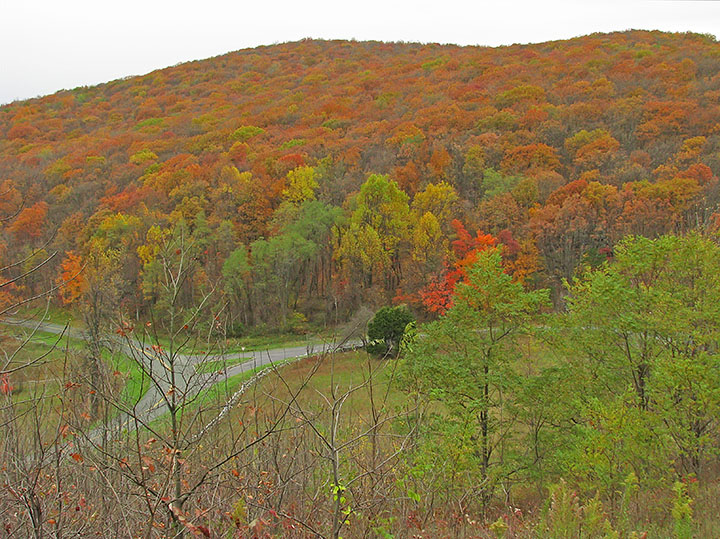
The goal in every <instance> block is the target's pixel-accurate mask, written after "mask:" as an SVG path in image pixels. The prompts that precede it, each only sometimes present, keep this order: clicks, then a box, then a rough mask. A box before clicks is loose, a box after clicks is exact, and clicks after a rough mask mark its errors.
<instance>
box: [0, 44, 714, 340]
mask: <svg viewBox="0 0 720 539" xmlns="http://www.w3.org/2000/svg"><path fill="white" fill-rule="evenodd" d="M719 103H720V45H718V43H716V42H715V41H714V40H713V39H712V38H710V37H707V36H704V35H697V34H666V33H661V32H640V31H629V32H623V33H614V34H607V35H605V34H596V35H591V36H586V37H581V38H577V39H572V40H568V41H559V42H552V43H542V44H537V45H513V46H510V47H500V48H485V47H457V46H451V45H420V44H410V43H377V42H354V41H351V42H345V41H314V40H306V41H302V42H297V43H286V44H279V45H273V46H269V47H260V48H256V49H251V50H242V51H238V52H233V53H229V54H227V55H224V56H219V57H216V58H211V59H208V60H203V61H198V62H191V63H187V64H181V65H178V66H174V67H171V68H167V69H162V70H159V71H155V72H152V73H149V74H147V75H145V76H140V77H131V78H127V79H123V80H117V81H113V82H110V83H107V84H103V85H100V86H96V87H90V88H76V89H74V90H71V91H61V92H58V93H57V94H54V95H51V96H47V97H42V98H37V99H32V100H28V101H22V102H15V103H12V104H9V105H6V106H3V107H2V108H0V181H2V182H3V186H2V191H1V192H0V197H1V198H2V204H1V206H2V213H3V215H4V216H6V218H5V221H4V222H3V231H2V236H3V257H4V258H5V259H6V260H8V261H10V260H18V259H25V258H27V257H29V258H28V259H27V260H26V261H25V263H24V266H25V267H24V268H23V267H22V265H20V266H17V267H15V268H11V271H9V272H8V274H7V275H6V278H11V277H12V276H13V271H14V272H16V274H17V273H20V272H22V271H24V270H27V269H28V268H31V267H33V264H34V263H37V262H38V261H40V260H44V258H45V257H46V256H48V255H49V254H52V253H54V252H57V255H56V256H55V257H54V258H52V260H51V261H50V262H49V263H47V264H45V265H43V266H42V268H40V269H39V270H38V271H36V272H34V273H33V274H32V278H31V279H30V280H29V281H27V280H26V281H25V282H24V284H23V286H22V287H18V288H17V289H16V290H15V291H14V293H16V294H28V293H29V294H32V293H37V292H40V291H42V290H46V289H47V286H48V283H52V282H63V281H65V282H66V284H67V285H66V286H64V287H63V288H62V290H61V294H60V296H61V299H59V300H58V301H62V302H65V303H73V302H77V301H81V300H82V297H83V294H87V290H88V288H91V287H90V286H89V283H90V282H92V281H93V279H95V280H97V281H102V282H104V283H112V286H113V287H114V291H113V294H112V295H113V297H114V300H115V301H116V302H120V304H121V305H122V309H123V311H125V312H128V313H132V314H133V315H134V316H141V317H142V316H143V315H147V314H148V312H149V310H150V309H152V308H153V307H157V305H155V303H156V302H157V301H158V294H157V292H158V286H159V284H158V279H159V277H158V275H159V274H160V273H162V271H163V270H162V267H163V264H166V263H167V261H168V260H169V259H170V258H172V257H173V256H178V257H179V256H183V257H185V259H186V261H187V263H188V264H190V266H191V269H192V278H191V279H188V280H187V281H186V282H185V283H184V288H183V301H184V302H185V303H186V304H188V305H190V304H192V303H193V302H194V301H197V299H198V297H200V296H201V295H202V294H203V293H204V291H206V290H208V289H212V290H215V291H216V292H222V294H223V295H224V297H225V300H226V301H225V303H226V304H227V306H228V307H227V309H226V310H225V311H224V312H225V313H226V315H227V318H226V319H227V320H228V327H231V328H235V329H234V331H237V332H241V331H242V328H247V327H252V326H256V325H258V324H265V325H269V326H286V327H290V326H293V325H300V326H302V324H304V323H305V320H309V321H312V322H317V323H320V324H324V323H327V322H328V321H330V320H336V319H343V318H347V317H348V316H349V315H350V314H351V313H352V312H353V311H354V310H355V309H356V308H357V307H358V306H359V305H361V304H363V303H367V304H369V305H380V304H384V303H388V302H391V301H394V302H402V303H406V304H409V305H410V306H411V307H413V308H414V309H415V310H416V312H418V313H421V312H429V313H433V312H443V311H444V310H445V308H446V307H447V306H448V301H449V293H450V291H451V290H452V287H453V283H454V282H455V281H457V279H458V278H459V277H458V271H461V268H462V266H463V264H465V265H467V261H465V262H464V263H463V258H464V257H465V255H466V254H467V253H468V252H470V251H472V249H473V248H474V244H476V243H478V242H480V243H481V244H482V243H488V242H489V243H497V242H499V243H502V245H503V255H504V262H503V263H504V265H505V267H506V271H508V272H509V273H511V274H512V275H513V276H514V277H515V279H516V280H517V281H520V282H523V283H525V284H526V285H527V286H529V287H535V288H539V287H550V288H551V289H553V291H554V294H553V296H554V298H555V301H556V302H557V301H558V299H559V298H560V297H561V296H562V293H563V292H562V285H561V282H562V279H565V278H571V277H572V276H573V275H575V274H576V272H577V271H578V267H580V266H583V267H594V266H596V265H598V264H599V263H601V262H602V261H603V260H605V259H607V258H608V257H611V256H612V249H613V246H614V245H615V243H616V242H617V241H618V240H619V239H620V238H622V237H623V236H625V235H628V234H641V235H645V236H650V237H654V236H657V235H660V234H663V233H668V232H675V233H677V232H684V231H687V230H690V229H694V228H702V229H707V228H708V227H714V226H715V212H716V209H717V203H718V179H717V175H718V172H719V169H720V153H718V152H719V151H720V104H719ZM180 243H181V244H182V247H179V246H178V245H179V244H180ZM176 244H177V245H176ZM176 253H177V254H176ZM30 255H32V256H30ZM119 261H121V262H122V263H118V262H119ZM81 268H83V271H82V272H81V273H80V276H78V273H79V271H80V269H81ZM58 280H59V281H58ZM20 288H22V289H20Z"/></svg>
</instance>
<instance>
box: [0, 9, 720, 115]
mask: <svg viewBox="0 0 720 539" xmlns="http://www.w3.org/2000/svg"><path fill="white" fill-rule="evenodd" d="M630 28H639V29H648V30H650V29H658V30H668V31H683V32H684V31H688V30H690V31H694V32H702V33H709V34H713V35H715V36H720V1H713V0H705V1H702V0H700V1H693V0H639V1H635V0H625V1H618V0H604V1H595V2H590V1H584V0H565V1H563V0H546V1H542V0H523V1H512V0H505V1H503V0H493V1H485V0H475V1H471V0H467V1H460V0H432V1H427V0H413V1H406V0H362V1H352V2H350V1H345V2H343V1H342V0H305V1H302V0H294V1H292V2H290V1H286V0H281V1H272V0H271V1H268V0H250V1H248V0H235V1H221V0H192V1H187V0H172V1H170V0H122V1H120V0H115V1H114V2H111V1H107V0H0V104H1V103H8V102H10V101H13V100H15V99H24V98H28V97H34V96H37V95H45V94H49V93H53V92H56V91H57V90H61V89H69V88H75V87H77V86H83V85H90V84H97V83H100V82H106V81H109V80H113V79H117V78H120V77H125V76H128V75H140V74H144V73H147V72H149V71H152V70H154V69H158V68H162V67H167V66H171V65H173V64H176V63H178V62H185V61H189V60H196V59H200V58H207V57H210V56H216V55H218V54H223V53H226V52H229V51H233V50H238V49H243V48H247V47H255V46H258V45H269V44H272V43H277V42H283V41H295V40H298V39H302V38H304V37H314V38H327V39H335V38H341V39H351V38H355V39H358V40H366V39H373V40H383V41H419V42H425V43H427V42H437V43H457V44H460V45H493V46H495V45H504V44H512V43H537V42H541V41H547V40H553V39H565V38H569V37H574V36H579V35H585V34H589V33H592V32H608V31H614V30H627V29H630Z"/></svg>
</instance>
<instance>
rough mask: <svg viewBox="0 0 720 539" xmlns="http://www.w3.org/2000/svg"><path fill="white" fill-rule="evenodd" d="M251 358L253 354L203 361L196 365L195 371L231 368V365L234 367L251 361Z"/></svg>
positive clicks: (216, 370)
mask: <svg viewBox="0 0 720 539" xmlns="http://www.w3.org/2000/svg"><path fill="white" fill-rule="evenodd" d="M251 359H252V356H245V357H236V358H232V359H213V360H210V361H203V362H202V363H198V364H196V365H195V372H198V373H200V374H205V373H210V372H220V371H222V370H224V369H229V368H230V367H234V366H235V365H239V364H241V363H245V362H246V361H250V360H251Z"/></svg>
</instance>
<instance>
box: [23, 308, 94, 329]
mask: <svg viewBox="0 0 720 539" xmlns="http://www.w3.org/2000/svg"><path fill="white" fill-rule="evenodd" d="M16 318H27V319H29V320H35V321H42V322H49V323H51V324H58V325H61V326H64V325H65V324H68V325H69V326H70V327H81V326H82V317H81V316H80V315H79V314H78V313H76V312H75V311H74V310H72V309H68V308H67V307H58V306H56V305H50V306H48V307H47V308H46V306H45V305H39V306H38V305H32V306H27V307H25V308H23V309H21V310H20V312H19V313H18V316H17V317H16Z"/></svg>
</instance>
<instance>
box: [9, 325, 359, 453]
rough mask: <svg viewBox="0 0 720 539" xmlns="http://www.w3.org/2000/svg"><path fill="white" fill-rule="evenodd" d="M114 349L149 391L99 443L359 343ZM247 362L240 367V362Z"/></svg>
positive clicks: (101, 430) (123, 344) (101, 432)
mask: <svg viewBox="0 0 720 539" xmlns="http://www.w3.org/2000/svg"><path fill="white" fill-rule="evenodd" d="M2 323H3V324H7V325H13V326H17V327H24V328H27V329H29V330H31V331H41V332H45V333H52V334H55V335H61V334H64V335H68V336H70V337H72V338H74V339H80V340H88V339H89V336H88V334H87V333H86V332H85V331H83V330H80V329H77V328H69V327H65V326H62V325H60V324H55V323H51V322H37V321H34V320H27V319H26V320H23V319H17V318H5V319H4V320H3V321H2ZM106 338H108V339H109V340H110V341H111V343H112V345H113V346H114V347H116V348H117V349H118V350H120V351H122V352H123V353H124V354H125V355H127V356H128V357H130V358H131V359H133V360H134V361H136V362H138V363H139V364H140V365H141V366H142V368H143V370H144V371H145V372H147V373H148V375H149V376H148V382H149V384H150V386H149V388H148V390H147V391H146V392H145V394H144V395H143V396H142V397H141V398H140V400H139V401H138V402H136V403H132V404H131V405H129V406H128V408H127V409H125V410H123V411H122V412H121V413H120V414H119V415H118V416H116V417H115V418H114V419H113V420H112V421H111V422H110V423H109V424H106V425H103V426H101V427H98V428H96V429H94V430H93V431H91V432H90V433H88V434H87V437H88V438H89V439H90V440H91V441H93V442H97V441H99V440H100V439H102V438H104V437H108V436H112V433H117V432H120V431H122V430H125V429H127V430H134V429H135V428H136V426H138V425H147V424H149V423H150V422H151V421H153V420H154V419H156V418H158V417H160V416H162V415H163V414H165V413H167V411H168V402H169V401H173V400H174V401H175V402H178V403H179V402H183V401H184V402H187V401H188V400H189V399H192V398H193V397H195V396H196V395H197V394H198V393H199V392H200V391H202V390H204V389H207V388H209V387H211V386H213V385H215V384H217V383H220V382H223V381H224V380H227V379H228V378H230V377H231V376H235V375H237V374H240V373H243V372H247V371H250V370H252V369H256V368H258V367H263V366H265V365H271V364H273V363H277V362H281V361H284V360H287V359H291V358H300V357H307V356H313V355H318V354H322V353H326V352H331V351H340V350H347V349H350V348H355V347H357V346H359V345H360V344H361V343H360V341H347V340H345V341H343V342H340V343H337V342H321V343H308V344H307V345H306V346H295V347H282V348H272V349H266V350H258V351H247V352H239V353H238V352H235V353H228V354H210V353H207V354H193V355H189V354H181V353H178V352H173V353H170V352H168V351H167V350H163V349H162V348H161V347H158V346H150V345H148V344H147V343H142V342H141V341H139V340H137V339H135V338H120V337H117V336H112V337H106ZM244 358H245V359H246V360H245V361H243V362H241V363H235V362H236V361H237V360H238V359H244ZM218 361H227V362H232V363H234V364H233V365H232V366H229V367H226V368H224V369H222V370H220V371H218V372H209V373H207V372H201V369H200V370H199V369H198V368H197V367H198V366H199V365H202V364H203V363H207V362H218Z"/></svg>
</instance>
